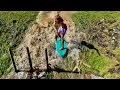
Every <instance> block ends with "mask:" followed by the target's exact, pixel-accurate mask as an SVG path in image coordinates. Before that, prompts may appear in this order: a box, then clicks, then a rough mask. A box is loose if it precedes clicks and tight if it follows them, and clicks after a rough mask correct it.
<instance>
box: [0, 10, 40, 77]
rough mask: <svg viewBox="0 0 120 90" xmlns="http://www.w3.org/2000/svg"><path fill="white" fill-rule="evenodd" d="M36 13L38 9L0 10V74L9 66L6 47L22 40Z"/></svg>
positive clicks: (16, 44)
mask: <svg viewBox="0 0 120 90" xmlns="http://www.w3.org/2000/svg"><path fill="white" fill-rule="evenodd" d="M37 15H38V11H0V69H1V70H0V76H1V75H2V74H3V73H4V72H5V71H6V70H7V68H8V67H9V66H10V58H9V55H8V54H7V53H8V49H9V48H12V49H13V48H14V49H15V48H16V47H17V46H18V45H19V44H20V43H21V42H22V40H23V38H24V35H25V33H26V32H27V31H28V27H29V26H30V25H32V23H33V21H35V19H36V16H37ZM4 54H5V55H4Z"/></svg>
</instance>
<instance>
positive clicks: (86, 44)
mask: <svg viewBox="0 0 120 90" xmlns="http://www.w3.org/2000/svg"><path fill="white" fill-rule="evenodd" d="M81 45H84V46H86V47H88V48H89V49H94V50H96V51H97V53H98V54H99V56H100V53H99V50H98V49H97V48H95V47H94V45H92V44H90V43H87V42H86V41H81Z"/></svg>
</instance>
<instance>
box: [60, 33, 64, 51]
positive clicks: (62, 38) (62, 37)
mask: <svg viewBox="0 0 120 90" xmlns="http://www.w3.org/2000/svg"><path fill="white" fill-rule="evenodd" d="M60 36H61V38H60V39H61V41H62V47H61V48H60V50H63V48H64V36H63V35H62V34H60Z"/></svg>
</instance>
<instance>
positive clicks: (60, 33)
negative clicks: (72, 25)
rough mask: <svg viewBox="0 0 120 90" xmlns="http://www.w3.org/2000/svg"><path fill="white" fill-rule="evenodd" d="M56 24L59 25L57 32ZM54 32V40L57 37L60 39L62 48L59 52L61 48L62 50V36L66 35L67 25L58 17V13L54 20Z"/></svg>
mask: <svg viewBox="0 0 120 90" xmlns="http://www.w3.org/2000/svg"><path fill="white" fill-rule="evenodd" d="M57 24H58V25H60V27H59V29H58V30H57ZM54 30H55V34H56V35H55V39H56V38H57V37H59V38H60V39H61V41H62V46H61V48H60V50H63V48H64V36H65V34H66V31H67V25H66V24H65V23H64V20H63V19H62V17H61V16H60V15H59V12H58V13H57V15H56V16H55V18H54Z"/></svg>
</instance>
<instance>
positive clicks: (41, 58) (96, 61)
mask: <svg viewBox="0 0 120 90" xmlns="http://www.w3.org/2000/svg"><path fill="white" fill-rule="evenodd" d="M76 13H78V12H77V11H74V12H73V11H61V12H60V16H62V17H63V19H64V22H65V23H67V24H69V27H70V29H69V30H68V31H67V33H66V35H65V38H66V40H67V44H68V49H69V51H68V55H67V57H65V58H61V57H59V56H58V55H57V53H56V51H55V39H54V36H55V33H54V29H53V17H54V16H55V15H56V12H55V11H40V12H39V14H38V16H37V18H36V23H34V25H33V26H32V27H29V31H28V32H27V33H26V35H25V38H24V40H23V42H22V43H21V44H20V45H19V47H18V48H17V49H16V50H15V51H16V55H14V58H15V62H16V65H17V67H18V68H19V69H25V70H28V69H29V62H28V56H27V51H26V47H29V50H30V55H31V59H32V64H33V67H34V68H39V69H46V61H45V60H46V58H45V48H47V51H48V59H49V63H50V64H51V67H54V66H55V65H57V66H58V67H59V68H62V69H65V70H67V71H73V69H74V67H75V66H77V68H81V69H80V72H82V73H78V74H76V73H66V72H64V73H63V72H60V73H58V72H54V71H53V72H52V73H48V77H47V78H52V79H65V78H70V79H103V78H102V77H99V76H96V75H95V74H97V75H100V76H103V77H104V75H103V74H105V73H106V72H107V71H108V70H109V69H110V68H111V67H113V66H115V65H116V64H118V62H117V61H116V60H111V61H110V59H109V58H108V57H106V56H105V55H104V54H105V53H104V52H103V53H102V55H101V56H100V57H99V56H98V54H97V53H96V52H95V51H93V50H89V49H88V48H86V47H84V46H83V47H81V44H80V41H82V40H85V41H88V42H90V43H92V42H94V44H95V47H97V48H98V47H99V45H101V43H100V44H99V43H98V44H96V42H95V41H94V40H96V38H95V39H91V38H90V36H95V35H97V34H102V33H100V32H97V34H95V32H96V31H94V28H92V27H90V30H91V29H93V31H91V32H90V31H89V29H85V30H86V31H84V30H83V29H82V28H79V27H76V25H75V24H76V23H74V21H73V18H72V15H73V14H76ZM76 15H77V14H76ZM78 20H79V19H78ZM78 22H79V21H78ZM83 23H84V22H83ZM89 25H91V26H92V24H91V23H89ZM83 26H84V25H83ZM93 27H94V26H93ZM95 30H99V26H98V27H97V29H95ZM98 37H99V38H101V39H102V37H100V35H99V36H98ZM92 38H93V37H92ZM98 41H99V40H98ZM99 49H100V50H101V51H104V50H105V49H103V48H102V47H99ZM88 59H89V61H87V60H88ZM79 61H84V63H87V64H90V65H92V67H95V68H96V69H97V70H99V71H100V73H99V74H98V73H96V71H92V70H91V69H88V68H86V67H83V66H81V65H80V64H81V62H79ZM108 64H110V65H108ZM85 65H86V64H85ZM96 65H98V66H96ZM107 65H108V66H109V67H107ZM86 66H87V67H90V66H88V65H86ZM102 67H103V68H102ZM9 70H11V72H10V73H9V74H8V75H7V76H3V77H2V78H8V79H9V78H10V79H12V78H13V79H26V78H30V73H28V72H19V73H15V72H14V69H13V65H11V66H10V68H9V69H8V71H9ZM44 75H46V73H45V72H42V73H41V72H40V73H37V72H34V73H33V74H32V75H31V76H32V78H37V77H39V78H40V77H41V76H44ZM43 78H46V77H43Z"/></svg>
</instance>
